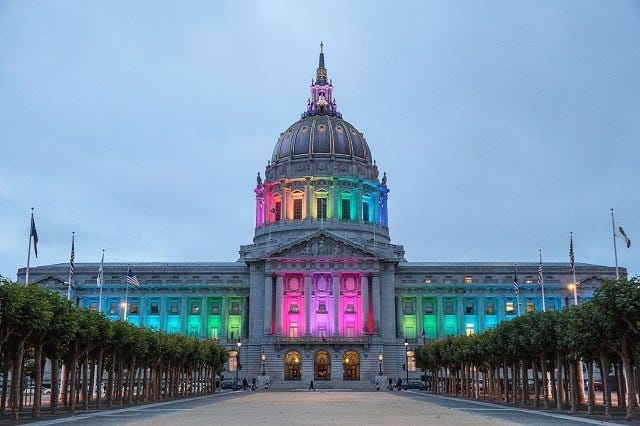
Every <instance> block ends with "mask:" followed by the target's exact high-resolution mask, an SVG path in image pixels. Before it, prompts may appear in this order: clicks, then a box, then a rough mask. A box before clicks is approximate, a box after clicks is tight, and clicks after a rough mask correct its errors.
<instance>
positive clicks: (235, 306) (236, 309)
mask: <svg viewBox="0 0 640 426" xmlns="http://www.w3.org/2000/svg"><path fill="white" fill-rule="evenodd" d="M231 313H232V314H233V315H239V314H240V302H239V301H237V300H232V301H231Z"/></svg>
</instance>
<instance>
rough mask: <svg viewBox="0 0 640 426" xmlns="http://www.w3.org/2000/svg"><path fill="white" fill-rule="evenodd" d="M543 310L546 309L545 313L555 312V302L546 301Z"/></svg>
mask: <svg viewBox="0 0 640 426" xmlns="http://www.w3.org/2000/svg"><path fill="white" fill-rule="evenodd" d="M545 308H546V309H547V311H555V310H556V302H555V301H553V300H547V303H546V305H545Z"/></svg>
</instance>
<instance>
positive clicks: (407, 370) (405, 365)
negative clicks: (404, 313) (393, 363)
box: [404, 337, 409, 387]
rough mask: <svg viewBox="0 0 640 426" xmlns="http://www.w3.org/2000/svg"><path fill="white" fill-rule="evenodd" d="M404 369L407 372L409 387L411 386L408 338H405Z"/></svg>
mask: <svg viewBox="0 0 640 426" xmlns="http://www.w3.org/2000/svg"><path fill="white" fill-rule="evenodd" d="M404 369H405V372H406V373H407V377H406V379H407V382H406V385H407V387H408V386H409V342H407V338H406V337H405V338H404Z"/></svg>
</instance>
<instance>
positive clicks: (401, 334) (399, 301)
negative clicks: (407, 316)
mask: <svg viewBox="0 0 640 426" xmlns="http://www.w3.org/2000/svg"><path fill="white" fill-rule="evenodd" d="M396 337H397V338H404V337H405V336H404V329H403V328H402V297H400V296H396Z"/></svg>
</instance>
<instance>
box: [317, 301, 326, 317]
mask: <svg viewBox="0 0 640 426" xmlns="http://www.w3.org/2000/svg"><path fill="white" fill-rule="evenodd" d="M317 313H319V314H326V313H327V305H326V304H325V303H324V302H320V303H319V304H318V312H317Z"/></svg>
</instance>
